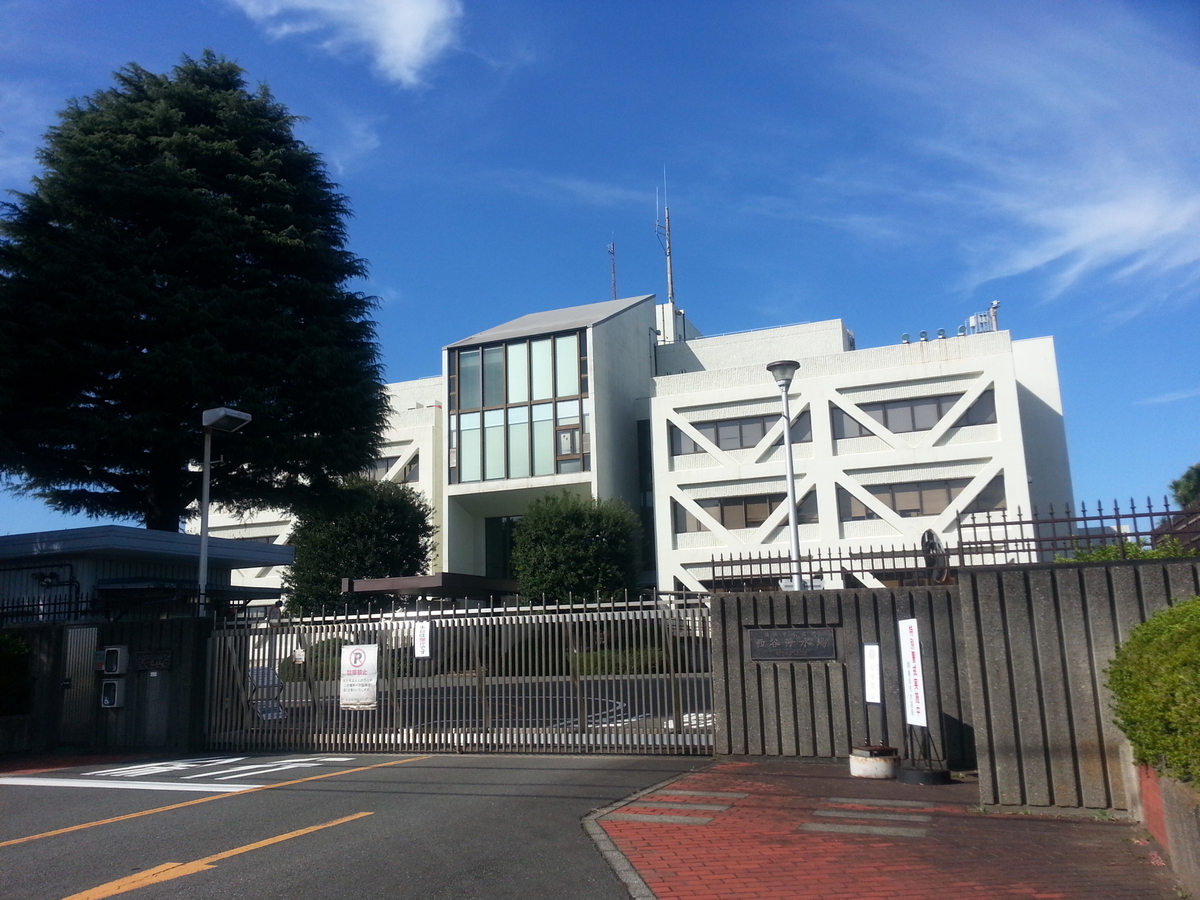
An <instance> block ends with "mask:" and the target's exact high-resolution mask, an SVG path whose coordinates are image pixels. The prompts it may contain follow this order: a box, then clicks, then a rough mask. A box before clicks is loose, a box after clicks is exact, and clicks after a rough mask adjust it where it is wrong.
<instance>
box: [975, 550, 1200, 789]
mask: <svg viewBox="0 0 1200 900" xmlns="http://www.w3.org/2000/svg"><path fill="white" fill-rule="evenodd" d="M959 590H960V592H961V598H962V622H963V628H964V633H965V647H964V650H965V652H964V654H963V657H964V662H965V668H964V671H963V673H962V674H963V675H965V676H968V677H969V682H970V691H969V693H970V706H971V708H972V710H973V711H974V712H973V720H974V723H975V729H976V739H977V753H978V760H979V784H980V799H981V801H982V802H983V803H987V804H1000V805H1028V806H1064V807H1086V808H1092V809H1109V808H1115V809H1125V808H1128V805H1129V798H1128V796H1127V791H1126V786H1125V782H1124V777H1123V767H1122V763H1121V748H1122V744H1123V741H1124V739H1123V737H1122V735H1121V733H1120V732H1119V731H1118V730H1117V728H1116V726H1115V725H1114V724H1113V720H1112V711H1111V697H1110V695H1109V693H1108V689H1107V687H1106V686H1105V680H1104V670H1105V668H1106V667H1107V666H1108V664H1109V662H1110V661H1111V660H1112V657H1113V654H1114V653H1115V651H1116V648H1117V646H1118V645H1119V644H1120V643H1121V642H1123V641H1125V640H1126V639H1127V638H1128V637H1129V633H1130V631H1132V629H1133V628H1135V627H1136V626H1137V625H1138V624H1139V623H1141V622H1143V621H1145V620H1146V619H1148V618H1149V617H1150V616H1152V615H1153V614H1154V613H1155V612H1157V611H1158V610H1160V609H1164V608H1165V607H1167V606H1169V605H1171V604H1173V603H1175V602H1177V601H1180V600H1185V599H1187V598H1189V597H1192V596H1195V595H1197V594H1200V562H1190V561H1187V562H1179V563H1164V562H1159V561H1157V560H1139V561H1130V562H1124V563H1080V564H1056V565H1046V566H1021V567H1016V566H1013V567H1003V568H996V569H976V570H969V571H965V572H963V573H962V575H961V578H960V586H959Z"/></svg>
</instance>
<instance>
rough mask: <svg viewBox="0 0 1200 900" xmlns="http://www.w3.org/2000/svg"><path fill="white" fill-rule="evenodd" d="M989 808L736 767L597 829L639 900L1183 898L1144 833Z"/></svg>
mask: <svg viewBox="0 0 1200 900" xmlns="http://www.w3.org/2000/svg"><path fill="white" fill-rule="evenodd" d="M977 800H978V791H977V789H976V787H975V785H974V784H972V783H955V784H951V785H946V786H938V787H929V786H919V785H907V784H900V783H898V782H895V781H874V780H869V779H862V778H851V777H850V774H849V769H848V766H847V765H846V763H845V762H844V761H843V762H837V763H835V762H830V763H824V762H813V761H810V760H805V761H799V760H778V759H773V760H769V761H763V760H760V759H759V760H753V761H751V760H746V759H744V758H742V759H725V760H720V761H717V762H715V763H714V764H713V765H711V766H709V767H707V768H705V769H702V770H700V771H698V772H695V773H691V774H688V775H684V776H681V777H680V778H677V779H674V780H672V781H670V782H668V783H666V784H663V785H659V786H657V787H656V788H653V789H651V790H650V791H648V792H644V793H643V794H641V795H635V796H634V797H631V798H628V799H626V800H624V801H622V802H621V803H620V804H616V805H615V806H613V807H608V808H606V809H604V810H600V811H599V812H597V813H596V814H594V816H593V817H591V818H590V819H589V821H588V823H587V825H588V830H589V832H591V833H592V836H593V838H594V839H596V840H597V844H598V846H599V847H600V849H601V851H602V852H604V851H605V850H607V851H608V852H607V853H606V855H607V856H608V857H609V860H610V862H612V863H613V864H614V868H616V869H617V872H618V875H621V876H622V878H623V880H625V882H626V884H627V885H628V886H629V887H630V892H631V894H632V895H633V896H634V897H636V898H639V900H650V898H660V900H743V898H747V900H748V898H754V900H768V898H779V900H783V898H787V900H825V898H829V900H834V898H836V900H865V898H871V900H875V898H880V900H882V898H896V900H952V898H953V900H959V898H968V897H969V898H1009V897H1014V898H1016V897H1019V898H1023V900H1050V898H1063V900H1068V898H1071V900H1073V898H1088V900H1176V898H1177V897H1178V896H1179V895H1178V894H1177V893H1176V891H1175V882H1174V880H1173V879H1172V877H1171V874H1170V870H1169V869H1167V868H1165V867H1163V861H1162V858H1161V857H1160V856H1159V854H1158V852H1157V849H1156V847H1155V845H1154V844H1153V842H1152V841H1150V840H1148V838H1147V835H1146V834H1145V832H1144V831H1143V830H1142V829H1141V828H1139V827H1137V826H1136V825H1134V824H1130V823H1127V822H1121V821H1104V820H1102V819H1097V818H1094V817H1091V816H1088V815H1082V816H1080V815H1075V816H1062V817H1060V816H1043V815H1020V814H1015V815H1014V814H988V813H983V812H978V811H976V810H977V809H978V807H977V806H976V805H975V804H976V802H977ZM606 838H607V840H606ZM609 841H611V845H610V844H609ZM622 857H623V859H622ZM625 861H627V863H625ZM623 864H624V865H623ZM623 868H624V869H625V871H624V872H622V869H623ZM634 872H636V874H633V873H634Z"/></svg>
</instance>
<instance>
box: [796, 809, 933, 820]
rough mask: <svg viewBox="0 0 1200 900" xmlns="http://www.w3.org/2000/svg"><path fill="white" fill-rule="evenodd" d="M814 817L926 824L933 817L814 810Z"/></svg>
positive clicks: (843, 810)
mask: <svg viewBox="0 0 1200 900" xmlns="http://www.w3.org/2000/svg"><path fill="white" fill-rule="evenodd" d="M813 815H814V816H830V817H833V818H837V819H891V820H892V821H897V822H928V821H929V820H930V819H932V818H933V816H930V815H927V814H924V813H903V812H894V813H885V812H862V811H859V810H856V809H814V810H813Z"/></svg>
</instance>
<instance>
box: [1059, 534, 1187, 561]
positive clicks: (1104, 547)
mask: <svg viewBox="0 0 1200 900" xmlns="http://www.w3.org/2000/svg"><path fill="white" fill-rule="evenodd" d="M1195 555H1196V551H1195V550H1192V549H1189V548H1187V547H1184V546H1183V544H1181V543H1180V542H1179V538H1176V537H1168V538H1163V539H1162V540H1160V541H1159V542H1158V543H1156V544H1154V545H1153V546H1151V545H1150V544H1144V543H1142V542H1140V541H1128V540H1127V541H1122V542H1121V543H1119V544H1100V545H1098V546H1088V545H1083V546H1081V547H1080V548H1079V549H1077V550H1075V551H1074V553H1073V554H1072V555H1071V556H1055V557H1054V561H1055V562H1056V563H1072V562H1108V561H1110V560H1121V559H1179V558H1181V557H1187V556H1195Z"/></svg>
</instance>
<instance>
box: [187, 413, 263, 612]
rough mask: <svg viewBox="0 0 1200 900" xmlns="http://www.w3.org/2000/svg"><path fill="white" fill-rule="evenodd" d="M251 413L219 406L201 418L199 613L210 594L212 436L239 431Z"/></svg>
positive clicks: (202, 610) (203, 609)
mask: <svg viewBox="0 0 1200 900" xmlns="http://www.w3.org/2000/svg"><path fill="white" fill-rule="evenodd" d="M251 418H252V417H251V415H250V413H244V412H239V411H238V410H236V409H229V408H227V407H224V406H218V407H217V408H216V409H206V410H205V411H204V413H203V415H201V417H200V424H201V425H203V426H204V466H203V468H202V469H201V476H200V572H199V578H198V579H197V580H198V583H199V586H200V589H199V590H198V591H197V598H198V602H199V613H200V615H204V614H205V612H206V609H205V602H206V599H207V597H206V595H207V593H208V484H209V481H210V479H211V473H212V435H213V431H226V432H232V431H237V430H238V429H239V428H241V427H242V426H243V425H245V424H246V423H247V422H249V421H250V419H251Z"/></svg>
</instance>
